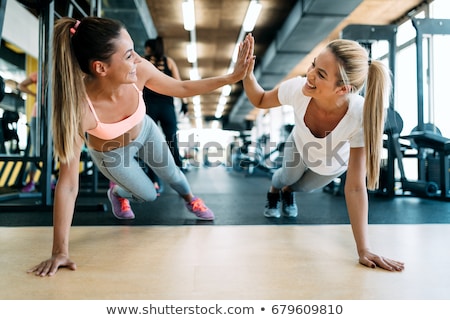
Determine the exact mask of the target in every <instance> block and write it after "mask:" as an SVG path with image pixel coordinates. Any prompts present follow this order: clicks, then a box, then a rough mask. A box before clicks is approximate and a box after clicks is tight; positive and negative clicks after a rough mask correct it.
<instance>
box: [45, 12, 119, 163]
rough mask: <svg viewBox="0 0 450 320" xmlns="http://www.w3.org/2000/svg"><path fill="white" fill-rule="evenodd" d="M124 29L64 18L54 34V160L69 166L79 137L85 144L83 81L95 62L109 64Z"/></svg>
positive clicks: (101, 22) (92, 20) (99, 20)
mask: <svg viewBox="0 0 450 320" xmlns="http://www.w3.org/2000/svg"><path fill="white" fill-rule="evenodd" d="M123 28H124V27H123V25H122V24H121V23H120V22H119V21H116V20H111V19H105V18H98V17H86V18H83V19H82V20H81V21H79V22H78V21H77V20H75V19H72V18H67V17H63V18H60V19H58V20H57V21H56V23H55V26H54V33H53V75H52V80H53V81H52V85H53V88H52V94H53V106H52V113H53V115H52V130H53V142H54V146H53V149H54V154H55V158H57V159H59V160H60V161H61V162H69V161H70V160H71V159H72V158H73V157H74V152H75V148H74V146H75V143H76V139H77V137H78V136H80V137H81V138H82V139H83V140H85V136H84V130H83V128H82V122H81V119H82V117H83V112H84V111H85V106H86V88H85V86H84V77H85V76H86V75H90V74H91V70H90V64H91V63H92V62H93V61H95V60H100V61H108V59H109V58H110V57H111V55H112V54H113V53H114V52H115V43H114V40H115V39H117V38H119V36H120V31H121V30H122V29H123Z"/></svg>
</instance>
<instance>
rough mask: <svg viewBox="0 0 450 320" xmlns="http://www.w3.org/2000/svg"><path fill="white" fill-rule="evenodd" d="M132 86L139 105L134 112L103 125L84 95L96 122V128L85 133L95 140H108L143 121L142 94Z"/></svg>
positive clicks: (143, 105)
mask: <svg viewBox="0 0 450 320" xmlns="http://www.w3.org/2000/svg"><path fill="white" fill-rule="evenodd" d="M133 86H134V87H135V88H136V91H137V92H138V94H139V104H138V106H137V109H136V111H135V112H134V113H133V114H132V115H131V116H129V117H128V118H125V119H123V120H122V121H119V122H115V123H103V122H100V120H99V119H98V116H97V114H96V113H95V109H94V107H93V106H92V102H91V100H90V99H89V97H88V96H87V95H86V99H87V102H88V105H89V108H91V111H92V113H93V114H94V117H95V120H96V121H97V126H96V127H95V128H94V129H90V130H87V133H89V134H90V135H93V136H96V137H97V138H100V139H103V140H110V139H114V138H117V137H118V136H120V135H122V134H124V133H125V132H127V131H128V130H130V129H131V128H133V127H134V126H136V125H137V124H138V123H139V122H141V121H142V119H144V116H145V103H144V99H143V98H142V92H141V91H139V89H138V87H136V85H135V84H134V83H133Z"/></svg>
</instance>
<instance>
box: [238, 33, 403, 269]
mask: <svg viewBox="0 0 450 320" xmlns="http://www.w3.org/2000/svg"><path fill="white" fill-rule="evenodd" d="M247 37H248V38H249V39H250V41H251V43H252V46H254V40H253V37H252V36H251V35H248V36H247ZM252 51H253V47H252ZM249 68H250V69H249V72H248V73H247V76H246V78H244V80H243V82H244V89H245V92H246V94H247V96H248V98H249V100H250V101H251V102H252V104H253V105H255V107H257V108H261V109H268V108H273V107H278V106H281V105H291V106H292V107H293V108H294V114H295V126H294V129H293V130H292V133H291V135H290V136H289V138H288V140H287V141H286V144H285V149H284V161H283V166H282V168H280V169H278V170H277V171H276V172H275V173H274V175H273V178H272V185H271V187H270V190H269V192H268V193H267V204H266V207H265V210H264V215H265V216H266V217H269V218H278V217H280V216H281V212H280V211H282V213H283V215H284V216H287V217H295V216H297V205H296V204H295V197H294V192H311V191H313V190H316V189H318V188H322V187H324V186H325V185H327V184H328V183H330V182H331V181H332V180H333V179H335V178H336V177H338V176H340V175H341V174H342V173H344V172H347V177H346V183H345V199H346V204H347V210H348V213H349V217H350V223H351V225H352V230H353V235H354V238H355V241H356V247H357V250H358V255H359V262H360V263H361V264H363V265H365V266H367V267H372V268H374V267H376V266H379V267H381V268H383V269H386V270H391V271H401V270H403V269H404V264H403V263H402V262H398V261H395V260H391V259H387V258H384V257H382V256H379V255H376V254H374V253H372V252H371V251H370V249H369V240H368V228H367V226H368V196H367V188H368V189H371V190H373V189H375V188H376V187H377V185H378V176H379V169H380V153H381V149H382V135H383V124H384V113H383V112H384V109H385V108H386V107H388V104H389V94H390V90H391V80H390V74H389V70H388V69H387V68H386V66H384V64H383V63H381V62H380V61H370V59H369V57H368V53H367V51H366V50H365V49H364V48H363V47H362V46H361V45H359V44H358V43H357V42H355V41H351V40H343V39H339V40H334V41H332V42H330V43H329V44H328V45H327V46H326V48H325V49H324V50H323V51H321V52H320V53H319V54H318V56H317V57H316V58H315V59H314V60H313V62H312V64H311V66H310V67H309V69H308V71H307V74H306V76H305V77H296V78H293V79H290V80H287V81H285V82H283V83H282V84H281V85H280V86H279V87H276V88H274V89H272V90H270V91H265V90H264V89H263V88H262V87H261V86H260V85H259V84H258V82H257V81H256V79H255V76H254V74H253V69H254V61H253V63H252V64H251V65H250V66H249ZM364 86H366V92H365V98H363V97H362V96H360V95H358V93H359V92H360V91H361V90H362V88H363V87H364ZM366 180H367V185H366ZM280 204H281V205H280ZM280 207H281V210H280Z"/></svg>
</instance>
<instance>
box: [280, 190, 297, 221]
mask: <svg viewBox="0 0 450 320" xmlns="http://www.w3.org/2000/svg"><path fill="white" fill-rule="evenodd" d="M281 208H282V211H283V216H285V217H288V218H295V217H296V216H297V215H298V209H297V204H296V203H295V194H294V192H283V191H282V192H281Z"/></svg>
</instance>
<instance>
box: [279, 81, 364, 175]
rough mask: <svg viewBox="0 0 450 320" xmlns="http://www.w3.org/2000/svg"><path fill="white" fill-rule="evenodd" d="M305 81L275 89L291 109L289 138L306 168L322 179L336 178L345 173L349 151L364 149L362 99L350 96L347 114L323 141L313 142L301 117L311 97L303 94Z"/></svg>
mask: <svg viewBox="0 0 450 320" xmlns="http://www.w3.org/2000/svg"><path fill="white" fill-rule="evenodd" d="M305 83H306V78H304V77H296V78H293V79H289V80H287V81H285V82H283V83H282V84H281V85H280V87H279V89H278V100H280V102H281V103H282V104H283V105H290V106H292V107H293V108H294V115H295V126H294V129H293V130H292V135H293V138H294V142H295V145H296V148H297V150H298V152H299V153H300V155H301V156H302V158H303V161H304V162H305V164H306V165H307V166H308V167H309V168H310V169H311V170H312V171H314V172H316V173H318V174H321V175H327V176H329V175H335V174H339V173H343V172H345V171H346V170H347V165H348V160H349V157H350V148H360V147H364V132H363V122H362V117H363V104H364V98H363V97H362V96H360V95H358V94H350V95H349V96H348V97H349V106H348V110H347V113H346V114H345V115H344V117H343V118H342V119H341V121H340V122H339V123H338V125H337V126H336V127H335V128H334V129H333V131H331V132H330V133H329V134H328V135H327V136H326V137H324V138H316V137H315V136H314V135H313V134H312V133H311V131H310V130H309V128H308V127H307V126H306V124H305V121H304V117H305V113H306V109H307V107H308V104H309V101H310V100H311V98H310V97H307V96H305V95H304V94H303V92H302V88H303V86H304V85H305Z"/></svg>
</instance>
